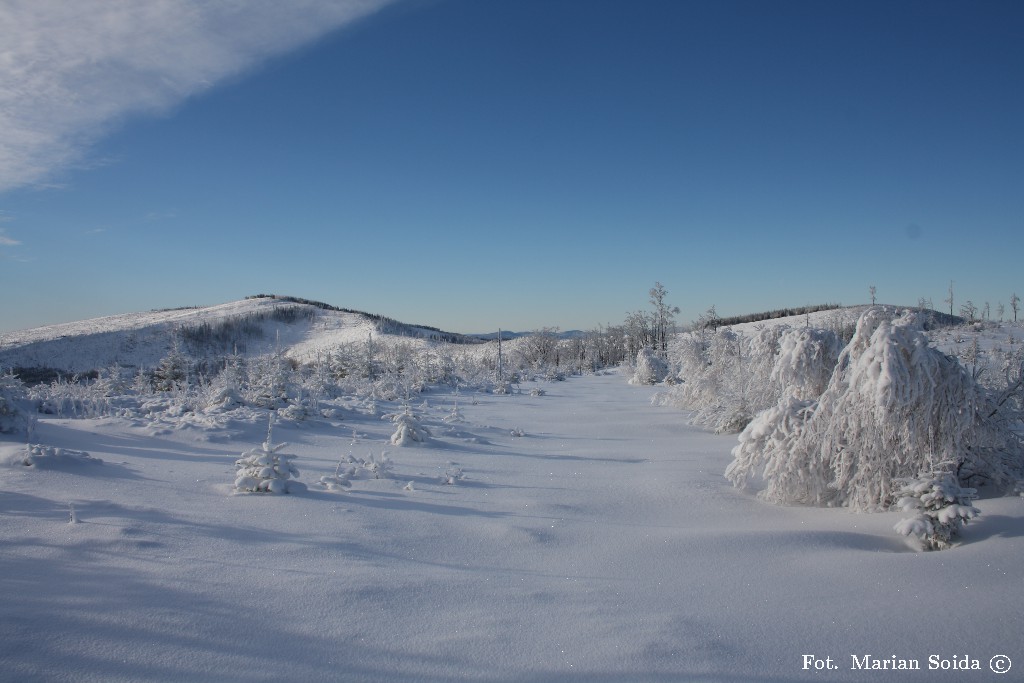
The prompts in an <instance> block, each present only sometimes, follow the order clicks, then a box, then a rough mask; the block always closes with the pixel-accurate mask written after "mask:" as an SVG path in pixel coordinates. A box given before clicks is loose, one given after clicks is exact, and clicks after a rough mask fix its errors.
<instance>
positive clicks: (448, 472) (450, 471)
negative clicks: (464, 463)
mask: <svg viewBox="0 0 1024 683" xmlns="http://www.w3.org/2000/svg"><path fill="white" fill-rule="evenodd" d="M465 476H466V475H465V474H463V473H462V468H461V467H459V466H458V465H456V464H455V463H453V462H450V463H448V467H446V468H445V470H444V474H443V475H442V476H441V483H442V484H444V485H446V486H454V485H455V482H457V481H461V480H462V479H464V478H465Z"/></svg>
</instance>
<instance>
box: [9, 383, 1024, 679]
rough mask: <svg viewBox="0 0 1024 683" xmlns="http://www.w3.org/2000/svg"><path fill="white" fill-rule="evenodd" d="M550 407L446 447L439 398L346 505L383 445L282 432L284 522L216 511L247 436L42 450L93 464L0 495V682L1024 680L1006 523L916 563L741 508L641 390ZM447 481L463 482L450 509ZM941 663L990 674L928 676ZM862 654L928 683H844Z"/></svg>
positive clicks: (817, 519) (466, 399)
mask: <svg viewBox="0 0 1024 683" xmlns="http://www.w3.org/2000/svg"><path fill="white" fill-rule="evenodd" d="M545 388H546V389H547V391H548V394H547V395H546V396H538V397H533V396H527V395H516V396H493V395H473V396H463V397H461V398H460V399H459V407H460V409H461V410H462V412H463V413H464V415H465V420H466V422H465V423H463V424H460V425H458V426H457V427H456V428H454V431H448V430H447V429H446V427H445V426H444V425H443V424H442V423H441V422H440V417H441V416H443V415H444V414H446V413H447V412H448V411H449V410H450V409H451V405H452V397H451V396H449V395H445V394H441V393H432V394H428V395H427V397H426V398H427V400H428V401H429V402H430V404H431V405H430V408H429V410H428V412H427V415H428V416H429V419H427V420H426V422H427V424H429V426H430V428H431V429H432V431H433V432H434V435H435V436H434V439H433V440H432V441H431V442H430V443H429V444H427V445H426V446H422V447H411V448H390V447H389V448H388V452H389V454H390V456H391V457H392V459H393V460H394V461H395V475H394V478H393V479H390V480H359V481H356V482H355V483H354V486H353V489H352V490H351V492H348V493H334V492H328V491H323V490H319V489H317V488H315V487H314V486H313V484H312V482H315V481H317V480H318V479H319V477H320V476H321V475H324V474H330V473H332V472H333V471H334V468H335V465H336V463H337V458H338V456H339V455H340V454H342V453H344V452H347V450H348V448H349V446H348V443H349V438H350V434H351V430H352V429H356V430H357V431H358V432H359V433H360V443H359V444H358V445H357V446H356V447H355V452H356V453H357V454H360V455H362V454H365V453H366V452H367V451H370V450H374V451H379V450H380V448H382V447H384V446H385V444H386V440H387V438H388V436H389V435H390V433H391V426H390V425H389V424H388V423H385V422H382V421H380V420H375V419H371V418H369V417H366V416H357V415H352V416H350V417H348V418H346V420H345V421H344V422H341V423H340V424H338V425H336V426H333V427H332V426H328V425H326V424H325V423H322V422H321V423H307V424H303V425H300V426H286V425H281V426H280V427H279V428H278V429H277V430H275V437H276V440H277V441H287V442H289V443H290V444H291V445H290V446H289V447H288V448H287V451H288V452H291V453H294V454H296V455H297V456H298V459H297V461H296V462H297V464H298V466H299V468H300V469H301V470H302V480H303V481H304V482H307V483H309V484H310V490H309V491H308V492H307V493H303V494H299V495H293V496H273V497H272V496H256V495H230V494H229V488H230V482H231V480H232V472H233V466H232V463H233V460H234V458H236V457H238V455H239V454H240V453H241V451H242V450H244V449H247V448H250V447H252V446H254V445H256V443H258V441H260V440H261V439H262V432H263V429H264V426H262V425H259V424H237V423H236V424H232V425H230V426H229V429H230V431H222V432H218V431H209V432H204V431H203V430H201V429H192V428H190V429H181V430H170V431H169V433H161V434H156V435H154V434H153V433H152V431H153V430H151V429H147V428H145V427H144V426H143V425H132V424H129V423H127V422H126V421H124V420H100V421H64V420H52V421H46V422H44V423H42V424H41V425H40V428H39V437H38V438H39V439H40V440H45V441H46V442H47V443H50V444H52V445H57V446H64V447H70V448H77V449H82V450H87V451H89V452H90V453H91V454H92V455H93V456H95V457H98V458H101V459H103V461H104V463H103V464H102V465H95V464H78V465H74V466H68V467H65V468H63V469H59V470H54V471H35V470H24V469H17V468H4V469H0V488H2V490H3V493H2V494H0V589H2V591H3V593H2V595H3V596H4V597H3V600H2V602H0V680H11V681H15V680H17V681H60V680H66V681H90V680H92V681H140V680H147V681H149V680H204V681H279V680H306V681H339V680H343V681H410V682H411V681H428V682H432V681H449V680H475V681H680V680H707V681H751V680H759V681H798V680H843V681H845V680H849V681H855V680H857V681H859V680H865V679H870V680H885V681H893V680H925V679H926V680H949V681H958V680H966V679H967V677H971V676H977V677H979V678H982V677H987V676H992V675H993V674H991V672H990V671H989V670H988V663H989V659H990V657H992V656H993V655H996V654H1006V655H1008V656H1009V657H1011V658H1013V659H1019V660H1020V662H1019V663H1018V668H1015V669H1014V670H1012V671H1011V672H1010V673H1009V674H1007V675H1004V676H1002V677H1000V678H999V680H1000V681H1006V680H1024V679H1022V677H1021V676H1019V673H1020V671H1021V670H1024V648H1021V640H1020V636H1019V634H1020V633H1021V627H1022V626H1024V616H1022V615H1024V609H1022V608H1024V597H1022V596H1024V591H1022V590H1021V589H1022V588H1024V568H1022V564H1021V562H1020V558H1021V557H1022V553H1024V534H1022V531H1024V524H1022V518H1024V501H1022V500H1021V499H1019V498H1006V499H996V500H983V501H981V503H980V507H981V508H982V509H983V511H984V516H983V517H982V518H981V521H980V522H979V523H978V524H977V525H972V526H971V527H968V529H967V532H966V538H965V540H966V544H965V545H963V546H962V547H958V548H955V549H953V550H951V551H947V552H942V553H927V554H922V553H914V552H910V550H909V548H908V547H907V546H906V545H905V544H904V542H903V540H902V539H900V538H898V537H897V536H896V535H895V534H894V533H893V532H892V531H891V527H892V524H893V523H894V522H895V521H896V519H898V515H891V514H878V515H853V514H850V513H848V512H846V511H843V510H820V509H802V508H783V507H775V506H769V505H765V504H762V503H760V502H758V501H756V500H755V499H753V498H752V497H751V496H749V495H747V494H745V493H742V492H738V491H736V490H734V489H732V488H731V487H730V486H729V484H728V482H726V481H725V479H724V478H723V477H722V475H721V473H722V471H723V470H724V468H725V465H726V464H727V463H728V462H729V460H730V456H729V450H730V448H731V447H732V445H733V444H734V443H735V439H734V437H725V436H715V435H712V434H708V433H706V432H702V431H700V430H696V429H694V428H691V427H689V426H687V425H686V424H685V421H684V419H683V416H681V415H680V414H679V413H678V412H676V411H673V410H671V409H668V408H659V407H652V406H651V405H650V404H649V398H650V396H651V394H652V393H653V390H652V389H650V388H641V387H631V386H628V385H627V384H626V383H625V381H624V379H623V378H622V377H620V376H595V377H585V378H577V379H572V380H570V381H567V382H560V383H554V384H550V385H545ZM517 428H518V429H522V430H523V432H524V436H521V437H520V436H513V435H512V431H513V430H515V429H517ZM228 437H230V438H228ZM15 445H16V444H14V443H12V442H10V441H5V442H0V448H3V449H7V450H10V449H11V448H13V447H14V446H15ZM450 461H454V462H456V463H457V464H458V466H460V467H461V468H463V470H464V472H465V474H466V478H465V479H464V480H463V481H460V482H458V483H457V484H456V485H455V486H444V485H441V484H440V474H441V473H442V472H443V471H444V469H445V467H446V466H447V463H448V462H450ZM409 481H412V482H413V488H414V490H413V491H406V490H404V488H403V487H404V486H405V484H406V483H407V482H409ZM69 503H70V504H73V505H74V507H75V511H76V516H77V517H78V519H79V523H77V524H68V523H67V522H68V519H69ZM933 653H934V654H938V655H940V656H942V657H946V658H951V657H954V656H962V655H967V656H969V657H971V658H976V659H978V660H979V661H980V664H981V667H982V668H983V671H981V672H970V673H967V674H965V673H964V672H962V671H961V672H957V671H941V670H940V671H927V667H928V656H929V655H930V654H933ZM804 654H814V655H817V656H819V657H821V658H825V657H831V658H832V660H833V661H834V662H835V663H836V665H837V666H838V667H839V668H838V669H837V670H833V671H828V672H820V671H818V672H816V671H813V670H811V671H807V670H803V669H802V655H804ZM864 654H870V655H873V656H876V657H879V658H886V659H888V658H889V657H890V655H896V656H897V657H900V658H916V659H918V660H919V661H920V663H921V666H922V668H923V669H925V671H918V672H909V673H902V674H901V673H899V672H896V673H894V672H891V671H890V672H869V671H858V670H850V666H851V655H857V656H860V655H864Z"/></svg>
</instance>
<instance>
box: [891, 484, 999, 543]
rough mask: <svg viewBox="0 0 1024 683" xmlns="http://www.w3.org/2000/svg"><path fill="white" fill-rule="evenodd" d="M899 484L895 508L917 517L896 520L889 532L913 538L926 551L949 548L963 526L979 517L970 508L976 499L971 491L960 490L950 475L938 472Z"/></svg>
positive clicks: (973, 509)
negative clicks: (918, 541) (891, 530)
mask: <svg viewBox="0 0 1024 683" xmlns="http://www.w3.org/2000/svg"><path fill="white" fill-rule="evenodd" d="M901 483H902V484H903V488H902V489H901V490H900V491H899V493H898V494H897V495H898V496H899V499H898V500H897V502H896V507H898V508H899V509H900V510H903V511H904V512H916V513H917V514H915V515H914V516H913V517H906V518H904V519H902V520H900V521H899V522H898V523H897V524H896V525H895V526H894V527H893V529H894V530H895V531H896V533H898V534H901V535H903V536H913V537H915V538H917V539H918V540H920V541H921V543H922V544H923V545H924V547H925V548H926V549H928V550H944V549H946V548H949V547H950V546H952V545H953V540H954V539H955V538H956V537H957V536H958V535H959V534H960V529H961V528H962V527H963V525H965V524H967V523H968V522H969V521H970V520H972V519H974V518H975V517H977V516H978V515H980V514H981V510H979V509H978V508H976V507H974V505H972V503H973V502H974V500H975V498H977V495H976V493H977V492H976V491H975V489H971V488H962V487H961V486H960V483H959V482H958V481H957V479H956V476H955V475H953V474H952V473H949V472H940V473H937V474H932V475H929V476H926V477H919V478H917V479H909V480H905V481H902V482H901Z"/></svg>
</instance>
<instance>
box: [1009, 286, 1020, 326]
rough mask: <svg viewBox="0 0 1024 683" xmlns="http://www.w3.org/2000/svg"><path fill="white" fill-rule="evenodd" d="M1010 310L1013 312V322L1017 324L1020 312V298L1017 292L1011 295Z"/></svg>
mask: <svg viewBox="0 0 1024 683" xmlns="http://www.w3.org/2000/svg"><path fill="white" fill-rule="evenodd" d="M1010 310H1011V311H1013V322H1017V311H1019V310H1020V297H1019V296H1017V292H1014V293H1013V294H1011V295H1010Z"/></svg>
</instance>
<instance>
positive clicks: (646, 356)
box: [629, 346, 668, 385]
mask: <svg viewBox="0 0 1024 683" xmlns="http://www.w3.org/2000/svg"><path fill="white" fill-rule="evenodd" d="M666 376H668V363H666V362H665V361H664V359H662V358H660V357H659V356H658V354H657V353H655V351H654V350H653V349H651V348H650V347H648V346H645V347H644V348H642V349H640V351H638V352H637V354H636V369H635V370H634V371H633V378H632V379H630V380H629V383H630V384H648V385H650V384H657V383H658V382H661V381H664V379H665V377H666Z"/></svg>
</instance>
